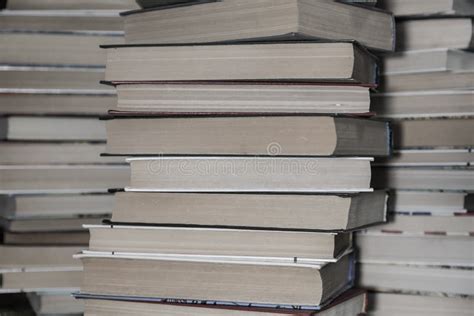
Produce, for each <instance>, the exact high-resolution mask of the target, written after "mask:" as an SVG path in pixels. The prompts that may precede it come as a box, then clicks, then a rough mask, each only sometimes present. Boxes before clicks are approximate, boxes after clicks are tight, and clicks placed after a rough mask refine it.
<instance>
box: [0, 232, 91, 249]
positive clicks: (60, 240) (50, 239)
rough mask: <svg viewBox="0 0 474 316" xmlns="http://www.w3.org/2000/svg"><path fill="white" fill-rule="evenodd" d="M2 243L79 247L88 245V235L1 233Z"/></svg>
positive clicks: (73, 233) (75, 233) (82, 233)
mask: <svg viewBox="0 0 474 316" xmlns="http://www.w3.org/2000/svg"><path fill="white" fill-rule="evenodd" d="M2 239H3V240H2V242H3V243H4V244H5V245H15V246H20V245H21V246H28V245H29V246H32V245H33V246H51V245H55V246H61V245H68V246H72V245H80V246H82V247H83V246H85V245H88V243H89V233H88V232H87V231H83V232H49V231H48V232H38V233H13V232H3V238H2Z"/></svg>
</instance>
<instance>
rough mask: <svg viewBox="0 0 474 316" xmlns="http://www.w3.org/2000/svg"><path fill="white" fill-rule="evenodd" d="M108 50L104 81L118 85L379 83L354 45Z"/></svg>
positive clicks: (366, 58) (369, 61)
mask: <svg viewBox="0 0 474 316" xmlns="http://www.w3.org/2000/svg"><path fill="white" fill-rule="evenodd" d="M106 47H107V50H106V51H107V67H106V72H105V80H106V81H110V82H112V83H116V84H120V83H127V82H128V83H130V82H145V83H150V82H160V81H165V82H169V81H178V82H181V81H206V82H208V81H229V82H235V81H285V82H333V83H334V82H338V83H341V82H342V83H358V84H366V85H375V84H376V83H377V64H376V60H375V59H374V57H373V56H372V55H371V54H370V53H368V52H367V51H366V50H365V49H364V48H362V46H359V45H357V44H355V43H353V42H339V43H335V42H295V43H273V42H268V43H262V42H259V43H240V44H236V45H228V44H227V45H226V44H207V45H204V44H201V45H116V46H106Z"/></svg>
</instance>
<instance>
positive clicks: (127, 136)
mask: <svg viewBox="0 0 474 316" xmlns="http://www.w3.org/2000/svg"><path fill="white" fill-rule="evenodd" d="M106 124H107V126H106V127H107V149H106V153H107V154H110V155H127V156H130V155H135V156H138V155H214V156H218V155H267V156H268V155H270V156H330V155H337V156H350V155H353V156H354V155H357V156H386V155H388V154H389V153H390V137H391V136H390V130H389V128H388V125H387V124H386V123H384V122H376V121H368V120H361V119H351V118H333V117H324V116H277V117H275V116H252V117H237V116H232V117H184V118H166V117H146V118H144V119H139V118H138V119H137V118H123V117H122V118H118V119H113V120H108V121H107V122H106ZM255 135H259V137H258V138H256V137H255Z"/></svg>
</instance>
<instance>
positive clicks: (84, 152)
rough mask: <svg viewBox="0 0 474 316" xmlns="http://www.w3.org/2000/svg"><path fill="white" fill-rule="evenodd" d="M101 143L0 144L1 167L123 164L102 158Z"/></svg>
mask: <svg viewBox="0 0 474 316" xmlns="http://www.w3.org/2000/svg"><path fill="white" fill-rule="evenodd" d="M103 152H105V144H104V143H102V142H73V143H66V142H39V143H33V142H21V141H15V142H8V141H6V142H0V164H2V165H10V164H12V165H14V164H19V165H55V164H104V163H115V164H119V163H125V158H123V157H111V156H108V157H103V156H101V154H102V153H103Z"/></svg>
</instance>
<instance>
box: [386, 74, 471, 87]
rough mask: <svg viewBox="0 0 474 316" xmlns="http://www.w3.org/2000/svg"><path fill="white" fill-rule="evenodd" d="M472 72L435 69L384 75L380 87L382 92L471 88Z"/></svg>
mask: <svg viewBox="0 0 474 316" xmlns="http://www.w3.org/2000/svg"><path fill="white" fill-rule="evenodd" d="M473 81H474V72H463V73H455V72H452V71H437V72H428V73H416V74H397V75H385V76H384V77H383V78H382V80H381V85H380V89H381V90H382V91H384V92H402V91H420V90H421V91H423V90H437V89H440V90H446V89H471V88H472V82H473Z"/></svg>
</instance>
